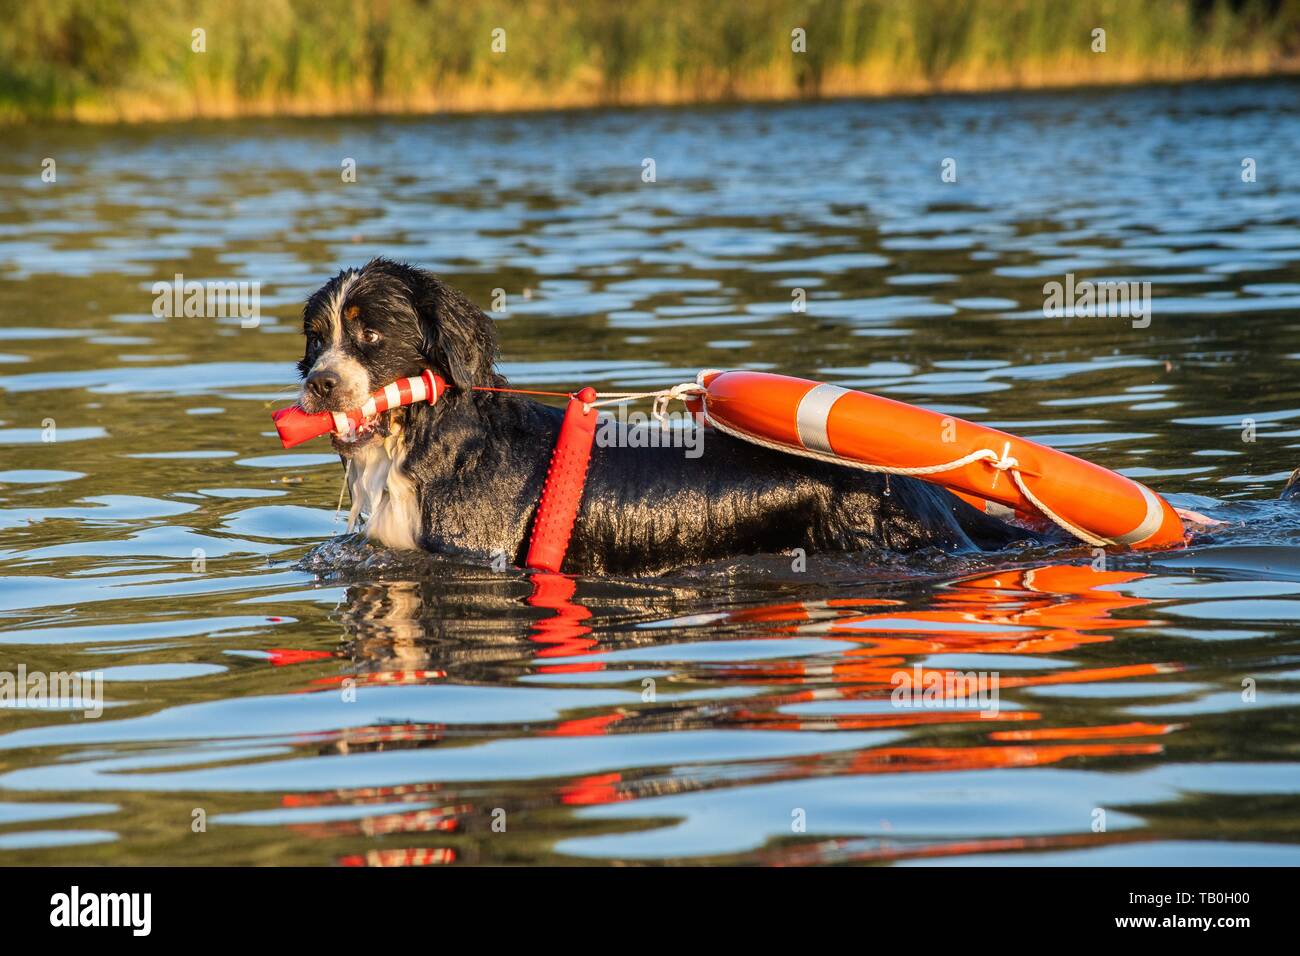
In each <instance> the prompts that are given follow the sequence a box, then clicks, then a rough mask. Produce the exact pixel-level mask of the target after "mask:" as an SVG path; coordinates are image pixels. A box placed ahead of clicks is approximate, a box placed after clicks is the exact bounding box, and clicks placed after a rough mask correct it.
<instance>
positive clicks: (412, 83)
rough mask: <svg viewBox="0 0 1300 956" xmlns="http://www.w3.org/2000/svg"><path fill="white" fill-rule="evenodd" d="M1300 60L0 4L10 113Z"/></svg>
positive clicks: (1031, 74)
mask: <svg viewBox="0 0 1300 956" xmlns="http://www.w3.org/2000/svg"><path fill="white" fill-rule="evenodd" d="M196 28H202V29H203V30H204V31H206V36H205V41H206V52H203V53H196V52H193V51H192V49H191V44H192V31H193V30H195V29H196ZM497 28H501V29H504V30H505V42H506V49H505V52H504V53H500V52H494V51H493V48H492V40H493V30H494V29H497ZM795 28H802V29H803V30H805V31H806V37H807V41H806V42H807V49H806V52H803V53H795V52H792V50H791V44H792V37H791V31H792V30H794V29H795ZM1096 28H1102V29H1104V30H1105V31H1106V52H1104V53H1096V52H1093V50H1092V44H1093V36H1092V31H1093V30H1094V29H1096ZM1298 51H1300V0H802V2H800V0H699V2H692V3H687V4H681V3H674V2H672V0H619V2H612V0H611V2H599V0H586V2H583V0H517V2H513V3H510V2H503V0H372V2H370V3H366V2H363V0H118V2H112V0H36V2H32V0H0V121H8V122H15V121H17V122H23V121H30V120H41V119H50V118H72V119H78V120H85V121H121V120H126V121H134V120H154V119H173V118H181V117H199V116H244V115H274V114H293V115H307V114H341V113H371V112H380V113H388V112H435V111H464V110H510V109H546V108H560V107H578V106H598V105H633V104H667V103H684V102H708V101H716V100H732V99H736V100H754V99H777V100H779V99H792V98H800V97H832V96H850V95H873V94H894V93H923V92H942V91H977V90H987V89H999V88H1037V87H1045V86H1076V85H1095V84H1111V83H1131V82H1144V81H1164V80H1184V79H1202V78H1212V77H1225V76H1255V75H1264V74H1269V73H1274V72H1279V71H1288V72H1289V71H1291V70H1292V69H1293V68H1295V66H1296V64H1297V52H1298Z"/></svg>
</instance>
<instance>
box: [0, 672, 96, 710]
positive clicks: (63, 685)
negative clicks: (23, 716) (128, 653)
mask: <svg viewBox="0 0 1300 956" xmlns="http://www.w3.org/2000/svg"><path fill="white" fill-rule="evenodd" d="M5 707H9V708H15V709H23V710H28V709H35V710H80V711H82V712H83V713H84V714H85V716H86V717H89V718H95V717H98V716H100V715H101V714H103V713H104V672H103V671H91V672H87V673H84V674H79V673H71V672H68V671H57V672H55V673H45V672H44V671H30V672H29V671H28V670H27V665H26V664H19V665H18V670H17V672H16V673H15V672H10V671H0V708H5Z"/></svg>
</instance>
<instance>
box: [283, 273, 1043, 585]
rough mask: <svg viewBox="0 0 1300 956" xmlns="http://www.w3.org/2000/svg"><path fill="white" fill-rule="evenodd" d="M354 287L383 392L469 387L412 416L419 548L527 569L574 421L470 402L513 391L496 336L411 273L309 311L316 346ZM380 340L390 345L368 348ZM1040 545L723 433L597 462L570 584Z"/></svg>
mask: <svg viewBox="0 0 1300 956" xmlns="http://www.w3.org/2000/svg"><path fill="white" fill-rule="evenodd" d="M350 275H354V276H355V279H354V280H353V282H352V284H351V286H350V288H349V290H348V292H347V295H346V297H345V299H344V301H343V303H342V308H343V309H344V310H352V309H353V307H356V308H355V310H353V311H352V313H351V314H352V315H353V316H354V318H353V319H352V320H351V321H349V323H347V324H348V326H349V327H350V331H349V336H350V338H349V339H348V341H347V345H346V347H347V348H348V349H349V350H351V352H352V357H354V358H355V359H356V360H357V361H358V362H360V363H361V365H362V366H363V367H364V368H365V369H366V371H367V372H368V373H369V375H370V381H371V383H372V384H371V388H372V389H373V388H379V387H381V386H382V385H384V384H387V383H388V382H391V381H393V380H395V379H397V378H402V377H406V376H413V375H418V374H419V373H420V372H421V371H422V370H423V369H424V368H426V367H429V368H432V369H433V370H434V371H435V372H437V373H439V374H440V375H442V376H443V377H444V378H445V379H446V380H447V381H448V382H450V383H452V384H454V385H455V386H457V388H454V389H451V390H449V391H448V392H447V394H446V395H445V396H444V397H443V398H441V399H440V400H439V401H438V402H437V403H436V404H435V405H432V406H430V405H425V404H418V405H412V406H409V407H407V408H406V409H404V410H402V412H401V414H403V415H404V419H403V424H404V427H405V433H406V441H407V443H408V454H407V458H406V471H407V473H408V474H409V475H410V476H411V478H412V480H413V481H414V483H415V486H416V489H417V492H418V497H419V502H420V509H421V514H422V523H423V526H422V527H421V528H420V529H419V534H418V535H417V539H418V540H419V541H420V543H421V544H422V545H423V547H424V548H426V549H427V550H429V551H434V552H441V553H449V554H457V555H462V556H465V557H468V558H470V559H472V560H476V561H483V562H488V561H490V560H491V559H492V556H493V554H494V553H499V552H500V551H504V553H505V554H506V555H507V556H508V557H509V558H510V559H511V560H512V561H513V562H514V563H516V564H519V565H522V564H523V561H524V557H525V554H526V553H527V549H528V537H529V532H530V529H531V525H532V521H533V516H534V514H535V512H536V509H537V501H538V497H539V495H540V493H541V489H542V483H543V480H544V479H545V476H546V470H547V467H548V465H549V463H550V456H551V450H552V448H553V447H554V445H555V440H556V437H557V435H558V433H559V428H560V421H561V418H562V412H561V410H560V409H557V408H551V407H549V406H546V405H542V404H540V403H538V402H535V401H531V400H529V399H527V398H525V397H522V396H518V395H510V394H502V393H495V392H475V391H470V390H468V386H470V385H497V386H499V385H502V384H504V379H503V378H502V377H501V376H500V375H499V374H498V373H497V371H496V368H495V363H496V349H497V346H496V336H495V332H494V329H493V326H492V321H491V319H489V318H488V317H487V316H486V315H484V314H483V313H482V312H481V311H480V310H479V309H478V308H476V307H475V306H474V305H473V304H472V303H471V302H469V300H467V299H466V298H465V297H464V296H462V295H461V294H460V293H459V292H457V291H456V290H454V289H452V288H451V287H449V286H447V285H445V284H444V283H443V282H441V281H440V280H439V279H438V278H437V277H435V276H434V275H432V274H431V273H429V272H426V271H424V270H421V269H416V268H412V267H411V266H407V265H404V264H400V263H395V262H392V261H389V260H386V259H375V260H373V261H372V262H370V263H368V264H367V265H366V266H365V267H364V268H362V269H361V270H359V271H356V272H352V271H349V272H344V273H340V274H339V275H338V276H336V277H335V278H334V279H332V280H331V281H330V282H329V283H327V284H326V285H325V286H324V287H323V288H322V289H321V290H320V291H318V292H317V293H316V294H315V295H313V296H312V297H311V299H310V300H309V301H308V303H307V306H306V309H305V310H304V331H305V332H307V333H308V334H309V335H310V334H311V332H312V330H313V329H319V328H320V325H321V323H322V322H324V321H328V317H327V316H325V315H324V312H325V311H326V310H328V308H329V305H330V303H331V302H332V300H333V297H334V294H335V291H336V290H337V289H338V287H339V283H341V282H343V281H344V280H345V279H346V278H347V277H348V276H350ZM367 329H373V330H374V331H376V332H378V333H379V334H380V335H381V336H382V338H381V339H380V341H379V342H377V343H375V344H373V345H368V344H366V343H365V342H364V341H363V340H362V335H363V334H364V331H363V330H367ZM318 352H319V348H318V347H314V346H313V345H312V343H311V342H310V341H309V343H308V349H307V352H306V354H305V355H304V358H303V360H302V362H301V363H299V370H300V371H301V372H302V373H303V374H304V375H306V374H307V373H308V372H309V371H310V369H311V367H312V364H313V362H314V361H315V353H318ZM389 414H394V413H389ZM383 431H384V427H383V426H382V425H381V428H380V429H379V432H380V434H382V433H383ZM341 451H342V452H343V454H345V455H346V454H347V453H348V452H347V450H346V449H341ZM1029 537H1032V536H1031V535H1030V534H1029V533H1028V532H1025V531H1023V530H1021V529H1018V528H1015V527H1013V526H1011V525H1008V524H1006V523H1004V522H1001V521H998V520H996V519H994V518H991V517H988V516H986V515H984V514H983V513H981V512H979V511H977V510H975V509H974V508H971V507H970V506H968V505H966V504H965V503H964V502H962V501H960V500H959V499H958V498H956V497H955V496H953V495H951V494H949V493H948V492H946V491H944V490H943V489H941V488H938V487H936V486H934V485H930V484H926V483H924V482H920V481H917V480H915V479H908V478H897V477H895V478H890V479H888V480H886V479H885V478H884V477H882V476H880V475H875V474H870V473H866V472H862V471H858V470H854V469H850V468H845V467H841V466H837V465H830V464H822V463H820V462H816V461H812V460H809V459H805V458H799V457H796V456H793V455H786V454H782V453H780V452H774V451H768V450H766V449H763V448H760V447H757V446H754V445H751V444H748V443H745V442H741V441H738V440H735V439H732V438H729V437H727V436H725V435H722V434H717V433H713V432H710V433H709V434H708V435H707V437H706V438H705V440H704V444H703V454H702V455H701V456H700V457H698V458H688V457H686V455H685V454H684V453H683V451H682V449H680V448H624V447H608V448H606V447H600V446H599V445H597V447H595V448H593V451H592V460H591V467H590V470H589V472H588V477H587V485H586V490H585V493H584V496H583V502H582V509H581V511H580V513H579V516H578V520H577V524H576V526H575V528H574V533H573V538H572V541H571V543H570V547H569V553H568V557H567V559H566V561H565V565H564V570H566V571H571V572H579V573H597V574H635V573H650V572H658V571H663V570H667V569H671V568H678V567H682V566H686V565H693V564H699V563H703V562H707V561H712V560H716V559H721V558H729V557H733V556H737V555H743V554H755V553H764V552H767V553H771V552H782V551H790V550H792V549H794V548H803V549H805V550H806V551H808V552H814V551H861V550H865V549H872V548H890V549H895V550H910V549H914V548H919V547H924V546H936V547H940V548H944V549H949V550H953V549H974V548H998V547H1002V546H1005V545H1007V544H1008V543H1010V542H1012V541H1015V540H1019V539H1025V538H1029Z"/></svg>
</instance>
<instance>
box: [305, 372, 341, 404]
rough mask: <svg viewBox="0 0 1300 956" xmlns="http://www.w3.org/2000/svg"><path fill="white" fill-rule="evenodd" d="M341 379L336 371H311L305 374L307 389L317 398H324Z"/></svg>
mask: <svg viewBox="0 0 1300 956" xmlns="http://www.w3.org/2000/svg"><path fill="white" fill-rule="evenodd" d="M340 381H342V380H341V379H340V378H339V375H338V372H326V371H321V372H312V373H311V374H310V375H308V376H307V390H308V391H309V392H311V393H312V394H314V395H315V396H316V397H317V398H319V399H321V400H324V399H326V398H328V397H329V394H330V392H332V391H333V390H334V388H335V387H336V386H337V385H338V384H339V382H340Z"/></svg>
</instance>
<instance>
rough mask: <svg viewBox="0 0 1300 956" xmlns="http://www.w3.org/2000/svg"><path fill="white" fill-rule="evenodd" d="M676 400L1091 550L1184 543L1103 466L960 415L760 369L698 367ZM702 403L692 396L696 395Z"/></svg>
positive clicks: (1130, 485)
mask: <svg viewBox="0 0 1300 956" xmlns="http://www.w3.org/2000/svg"><path fill="white" fill-rule="evenodd" d="M698 384H699V385H700V386H702V387H703V389H704V391H703V392H702V393H701V394H700V395H699V396H698V397H697V398H693V400H690V401H688V405H689V406H691V408H692V410H693V411H696V412H702V413H703V416H704V418H705V420H706V421H707V422H708V423H709V424H711V425H713V426H715V427H717V428H718V429H719V430H720V431H723V432H726V433H728V434H731V435H734V436H735V437H737V438H742V439H744V440H746V441H751V442H756V443H757V444H760V445H766V446H768V447H771V448H776V449H779V450H782V451H789V452H793V453H795V454H799V455H805V456H808V457H812V458H818V459H821V460H824V461H832V462H837V463H839V464H845V465H849V466H852V467H857V468H863V469H865V470H868V471H878V472H885V473H887V474H899V475H911V476H914V477H917V478H921V479H924V480H926V481H930V482H933V483H935V484H938V485H942V486H943V487H945V488H947V489H948V490H950V491H952V492H953V493H954V494H957V495H959V496H960V497H962V498H964V499H965V500H966V501H968V502H970V503H972V504H975V505H976V506H984V507H985V510H989V511H993V512H995V513H996V512H997V511H998V510H999V509H1008V508H1009V509H1012V510H1013V511H1014V512H1016V513H1017V514H1019V515H1022V516H1026V515H1039V514H1041V515H1043V516H1045V517H1047V518H1049V519H1050V520H1051V521H1053V522H1055V523H1056V524H1057V525H1059V526H1060V527H1061V528H1063V529H1065V530H1066V531H1068V532H1069V533H1071V534H1072V535H1074V536H1075V537H1077V538H1079V539H1080V540H1082V541H1084V542H1086V543H1088V544H1092V545H1098V546H1111V545H1117V546H1125V547H1131V548H1161V547H1171V546H1173V545H1178V544H1181V543H1182V542H1183V541H1184V540H1185V533H1184V530H1183V523H1182V521H1181V520H1180V519H1179V517H1178V515H1177V514H1176V513H1175V512H1174V509H1173V508H1172V507H1170V505H1169V503H1168V502H1167V501H1165V500H1164V499H1163V498H1161V497H1160V496H1159V495H1157V494H1156V493H1155V492H1153V491H1152V490H1151V489H1150V488H1147V487H1146V486H1145V485H1143V484H1141V483H1139V482H1136V481H1133V480H1132V479H1131V478H1125V477H1124V476H1123V475H1117V474H1116V473H1115V472H1113V471H1109V470H1108V469H1105V468H1102V467H1101V466H1099V465H1094V464H1092V463H1091V462H1087V461H1084V460H1083V459H1081V458H1075V457H1074V456H1073V455H1067V454H1066V453H1065V452H1063V451H1057V450H1055V449H1053V448H1048V447H1047V446H1045V445H1040V444H1038V443H1036V442H1032V441H1026V440H1025V439H1023V438H1017V437H1016V436H1015V435H1009V434H1007V433H1006V432H1002V431H998V430H997V429H995V428H987V427H985V426H983V425H976V424H973V423H972V422H968V421H964V420H962V419H960V418H954V417H952V416H950V415H941V414H939V413H938V412H931V411H926V410H925V409H923V408H917V407H916V406H914V405H907V404H905V403H903V402H896V401H893V400H892V399H888V398H881V397H880V396H878V395H868V394H867V393H866V392H859V391H854V390H852V389H847V388H841V387H840V386H838V385H828V384H822V383H818V382H812V381H809V380H808V379H803V378H792V377H790V376H787V375H773V374H770V373H767V372H747V371H733V372H719V371H715V370H710V371H706V372H701V373H700V376H699V379H698ZM701 400H702V401H701Z"/></svg>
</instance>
